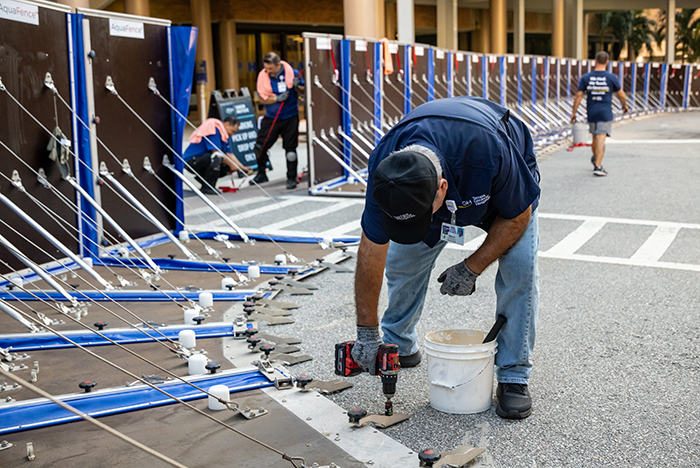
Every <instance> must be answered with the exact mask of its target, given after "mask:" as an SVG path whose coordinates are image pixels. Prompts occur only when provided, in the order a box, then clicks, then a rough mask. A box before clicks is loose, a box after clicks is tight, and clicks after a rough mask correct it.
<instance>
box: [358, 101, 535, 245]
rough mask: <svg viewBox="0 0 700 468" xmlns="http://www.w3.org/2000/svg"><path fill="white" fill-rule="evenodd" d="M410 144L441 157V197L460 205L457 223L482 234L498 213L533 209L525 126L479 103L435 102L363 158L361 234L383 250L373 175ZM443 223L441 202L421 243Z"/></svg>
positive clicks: (509, 215) (431, 241) (433, 239)
mask: <svg viewBox="0 0 700 468" xmlns="http://www.w3.org/2000/svg"><path fill="white" fill-rule="evenodd" d="M414 144H415V145H421V146H424V147H426V148H429V149H431V150H433V151H434V152H435V153H436V154H437V156H438V158H439V159H440V162H441V163H442V169H443V177H444V178H445V179H446V180H447V182H448V185H449V186H448V189H447V196H446V199H447V200H455V201H456V202H457V205H458V207H459V208H458V210H457V225H459V226H478V227H480V228H482V229H484V230H485V231H488V230H489V228H490V227H491V225H492V224H493V221H494V219H495V218H496V216H497V215H500V216H501V217H503V218H505V219H513V218H516V217H517V216H519V215H521V214H522V213H523V212H524V211H525V210H527V208H528V207H529V206H530V205H532V209H533V210H535V208H537V205H538V202H539V195H540V187H539V170H538V168H537V160H536V158H535V152H534V150H533V148H532V137H531V136H530V132H529V131H528V130H527V128H526V127H525V125H524V124H523V123H522V122H521V121H520V120H519V119H517V118H514V117H511V116H510V113H509V112H508V110H507V109H505V108H503V107H501V106H499V105H497V104H494V103H493V102H490V101H487V100H485V99H481V98H473V97H457V98H451V99H439V100H436V101H431V102H428V103H426V104H423V105H422V106H419V107H417V108H416V109H415V110H413V111H412V112H411V113H409V114H408V115H407V116H406V117H405V118H404V119H403V120H402V121H401V122H399V123H398V124H397V125H396V126H394V128H392V129H391V130H390V131H389V132H388V133H387V134H386V135H385V136H384V138H382V140H381V141H380V142H379V144H378V145H377V147H376V148H375V149H374V151H373V152H372V154H371V156H370V159H369V179H368V183H367V197H366V202H365V210H364V212H363V213H362V229H363V231H364V233H365V236H367V238H368V239H369V240H370V241H372V242H374V243H375V244H386V243H387V242H388V241H389V238H388V237H387V235H386V234H385V233H384V230H383V229H382V220H381V208H380V207H379V205H377V203H376V202H375V201H374V199H373V198H372V187H373V179H374V173H375V171H376V169H377V166H378V165H379V163H380V162H381V161H382V160H383V159H384V158H386V157H387V156H389V155H390V154H391V153H393V152H394V151H398V150H400V149H403V148H404V147H406V146H408V145H414ZM450 219H451V214H450V212H449V211H448V210H447V207H446V206H445V205H444V204H443V206H442V207H441V208H440V209H439V210H438V211H437V212H436V213H435V214H434V215H433V220H432V223H431V226H430V232H429V234H428V236H427V237H426V238H425V239H424V241H423V242H425V243H426V244H427V245H428V246H430V247H433V246H434V245H435V244H437V243H438V241H439V240H440V227H441V225H442V223H443V222H448V223H449V222H450Z"/></svg>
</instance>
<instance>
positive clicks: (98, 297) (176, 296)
mask: <svg viewBox="0 0 700 468" xmlns="http://www.w3.org/2000/svg"><path fill="white" fill-rule="evenodd" d="M200 292H204V291H185V290H182V291H173V290H164V289H161V290H158V291H146V290H131V291H95V290H90V291H69V292H68V294H69V295H70V296H72V297H74V298H76V299H77V300H79V301H81V300H89V301H94V302H112V301H117V302H119V301H126V302H172V301H177V302H186V301H194V302H196V301H198V300H199V293H200ZM207 292H210V293H212V295H213V296H214V301H217V302H219V301H226V302H243V301H245V300H246V297H250V296H252V295H253V294H255V291H251V290H248V291H216V290H208V291H207ZM270 294H271V293H266V297H267V296H269V295H270ZM35 296H36V297H35ZM0 299H2V300H4V301H24V302H35V301H40V300H43V301H60V302H66V301H67V300H68V299H66V298H65V297H63V295H61V294H60V293H58V292H57V291H53V290H38V289H32V290H31V294H30V293H29V292H24V291H12V292H11V293H10V292H8V291H0Z"/></svg>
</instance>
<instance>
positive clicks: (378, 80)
mask: <svg viewBox="0 0 700 468" xmlns="http://www.w3.org/2000/svg"><path fill="white" fill-rule="evenodd" d="M383 46H384V44H382V43H381V42H375V43H374V126H375V127H377V128H382V80H383V79H384V70H383V69H382V48H383ZM381 139H382V137H381V135H380V134H379V133H378V132H377V131H376V130H375V131H374V143H375V144H378V143H379V140H381Z"/></svg>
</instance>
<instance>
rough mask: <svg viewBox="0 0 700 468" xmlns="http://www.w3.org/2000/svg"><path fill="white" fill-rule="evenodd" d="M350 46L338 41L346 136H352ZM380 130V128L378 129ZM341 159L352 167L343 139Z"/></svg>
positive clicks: (349, 151)
mask: <svg viewBox="0 0 700 468" xmlns="http://www.w3.org/2000/svg"><path fill="white" fill-rule="evenodd" d="M350 45H351V42H350V41H349V40H348V39H342V40H341V41H340V86H341V88H342V89H343V96H342V102H343V109H342V124H343V133H345V134H346V135H352V130H351V126H352V120H351V113H350V112H351V105H352V102H351V100H350V93H351V92H352V90H351V89H350V87H351V83H352V71H351V70H350V62H351V60H350V50H351V49H350ZM380 128H381V127H380ZM343 159H344V160H345V164H347V165H348V166H351V165H352V147H351V146H350V142H349V141H347V140H346V139H345V138H343ZM343 173H344V174H345V177H350V172H348V170H347V169H345V168H343Z"/></svg>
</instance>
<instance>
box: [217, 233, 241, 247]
mask: <svg viewBox="0 0 700 468" xmlns="http://www.w3.org/2000/svg"><path fill="white" fill-rule="evenodd" d="M214 240H216V241H219V242H222V243H223V244H224V245H225V246H226V248H227V249H238V248H239V247H238V246H237V245H236V244H234V243H232V242H231V241H229V240H228V236H227V235H226V234H217V235H216V236H214Z"/></svg>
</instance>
